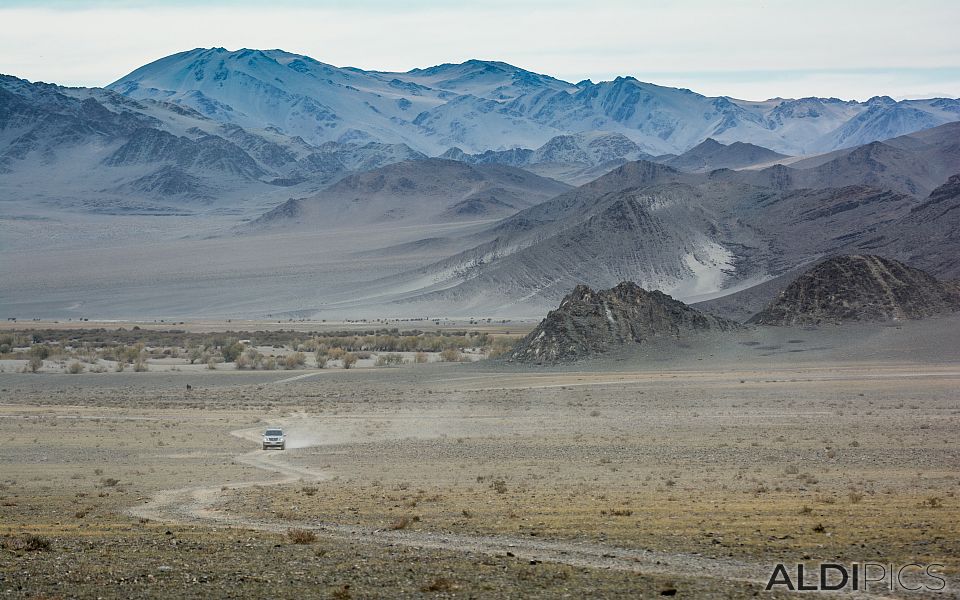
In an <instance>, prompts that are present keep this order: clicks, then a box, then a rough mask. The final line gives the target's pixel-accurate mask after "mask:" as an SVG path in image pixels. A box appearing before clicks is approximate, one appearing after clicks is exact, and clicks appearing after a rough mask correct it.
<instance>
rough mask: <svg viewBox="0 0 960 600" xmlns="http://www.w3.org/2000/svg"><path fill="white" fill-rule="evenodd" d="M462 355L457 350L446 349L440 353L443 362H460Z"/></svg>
mask: <svg viewBox="0 0 960 600" xmlns="http://www.w3.org/2000/svg"><path fill="white" fill-rule="evenodd" d="M460 359H461V354H460V351H459V350H457V349H456V348H444V349H443V350H441V351H440V360H442V361H443V362H460Z"/></svg>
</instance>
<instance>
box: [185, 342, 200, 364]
mask: <svg viewBox="0 0 960 600" xmlns="http://www.w3.org/2000/svg"><path fill="white" fill-rule="evenodd" d="M202 356H203V349H202V348H201V347H200V346H194V347H193V348H190V352H189V353H188V354H187V358H188V359H190V364H191V365H192V364H193V363H195V362H197V361H198V360H200V358H201V357H202Z"/></svg>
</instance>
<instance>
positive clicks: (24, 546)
mask: <svg viewBox="0 0 960 600" xmlns="http://www.w3.org/2000/svg"><path fill="white" fill-rule="evenodd" d="M0 547H2V548H7V549H9V550H14V551H17V550H19V551H23V552H46V551H47V550H50V547H51V546H50V540H48V539H47V538H44V537H40V536H39V535H36V534H34V533H28V534H26V535H22V536H20V537H17V538H4V539H3V540H2V543H0Z"/></svg>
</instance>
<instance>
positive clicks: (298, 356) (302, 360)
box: [283, 352, 307, 369]
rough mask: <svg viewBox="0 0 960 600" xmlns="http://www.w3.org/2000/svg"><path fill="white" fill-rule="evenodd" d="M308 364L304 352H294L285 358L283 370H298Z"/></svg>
mask: <svg viewBox="0 0 960 600" xmlns="http://www.w3.org/2000/svg"><path fill="white" fill-rule="evenodd" d="M306 363H307V357H306V356H304V354H303V352H294V353H293V354H288V355H286V356H284V357H283V368H285V369H296V368H297V367H302V366H303V365H305V364H306Z"/></svg>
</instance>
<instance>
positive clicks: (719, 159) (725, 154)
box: [666, 138, 789, 172]
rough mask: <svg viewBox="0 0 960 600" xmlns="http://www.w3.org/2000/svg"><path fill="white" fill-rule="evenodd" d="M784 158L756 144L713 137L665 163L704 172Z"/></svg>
mask: <svg viewBox="0 0 960 600" xmlns="http://www.w3.org/2000/svg"><path fill="white" fill-rule="evenodd" d="M784 158H789V157H788V156H787V155H786V154H780V153H779V152H774V151H773V150H768V149H767V148H764V147H762V146H757V145H756V144H749V143H746V142H734V143H732V144H721V143H720V142H718V141H717V140H715V139H713V138H707V139H706V140H704V141H702V142H700V143H699V144H697V145H696V146H694V147H693V148H691V149H689V150H687V151H686V152H684V153H683V154H681V155H680V156H675V157H673V158H671V159H669V160H667V161H666V164H668V165H670V166H671V167H674V168H676V169H681V170H684V171H696V172H706V171H712V170H714V169H741V168H743V167H749V166H752V165H759V164H762V163H772V162H774V161H778V160H781V159H784Z"/></svg>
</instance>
